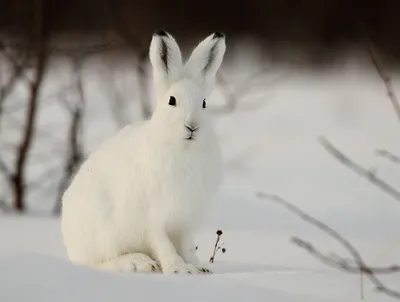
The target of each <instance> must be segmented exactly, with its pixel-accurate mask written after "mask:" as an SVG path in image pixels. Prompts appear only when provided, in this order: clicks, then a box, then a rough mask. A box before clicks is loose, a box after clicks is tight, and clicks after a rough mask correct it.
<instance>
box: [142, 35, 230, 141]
mask: <svg viewBox="0 0 400 302" xmlns="http://www.w3.org/2000/svg"><path fill="white" fill-rule="evenodd" d="M224 53H225V36H224V35H223V34H222V33H218V32H216V33H213V34H211V35H210V36H208V37H207V38H205V39H204V40H203V41H202V42H200V43H199V45H197V47H196V48H195V49H194V50H193V52H192V54H191V56H190V58H189V60H188V61H187V62H186V64H183V62H182V56H181V51H180V49H179V46H178V44H177V43H176V41H175V39H174V38H173V37H172V36H171V35H170V34H168V33H167V32H165V31H158V32H156V33H155V34H154V35H153V38H152V41H151V45H150V61H151V64H152V66H153V79H154V84H155V88H156V93H157V99H158V102H157V106H156V109H155V111H154V114H153V117H152V120H154V121H157V122H160V123H161V124H162V125H163V127H164V128H166V131H168V133H169V134H170V135H173V136H174V137H175V138H177V139H187V140H192V139H195V138H196V137H197V136H198V135H199V136H200V135H201V134H200V133H201V132H202V128H206V127H207V124H206V121H205V120H206V118H205V111H206V110H207V109H206V107H207V98H208V96H209V95H210V94H211V91H212V89H213V86H214V82H215V75H216V73H217V71H218V69H219V67H220V65H221V63H222V59H223V56H224Z"/></svg>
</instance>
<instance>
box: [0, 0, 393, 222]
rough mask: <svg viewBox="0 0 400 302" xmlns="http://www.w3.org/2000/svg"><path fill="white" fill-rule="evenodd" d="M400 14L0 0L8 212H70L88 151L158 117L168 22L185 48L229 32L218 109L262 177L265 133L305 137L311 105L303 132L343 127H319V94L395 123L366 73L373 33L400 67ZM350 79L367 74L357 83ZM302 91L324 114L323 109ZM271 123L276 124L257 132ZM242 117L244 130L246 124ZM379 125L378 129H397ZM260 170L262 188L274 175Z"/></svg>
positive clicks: (173, 1) (361, 4)
mask: <svg viewBox="0 0 400 302" xmlns="http://www.w3.org/2000/svg"><path fill="white" fill-rule="evenodd" d="M399 10H400V2H399V1H394V0H393V1H389V0H381V1H378V0H376V1H374V0H304V1H295V0H279V1H277V0H263V1H261V0H247V1H229V2H226V1H220V0H212V1H209V0H203V1H181V0H170V1H166V2H165V1H157V0H147V1H132V0H131V1H127V0H125V1H124V0H79V1H78V0H70V1H56V0H52V1H50V0H47V1H46V0H9V1H7V0H0V208H1V209H2V211H3V212H4V213H9V212H15V211H16V212H19V213H27V212H29V213H36V214H43V215H59V213H60V199H61V196H62V193H63V191H64V190H65V188H66V186H67V185H68V182H69V181H70V179H71V176H72V175H73V174H74V172H75V171H76V168H77V167H79V165H80V163H81V162H82V160H83V159H84V158H85V157H86V156H87V155H88V154H89V153H90V152H91V151H92V150H94V149H95V148H96V147H97V146H98V145H99V144H100V143H101V142H102V141H103V140H104V139H106V138H107V137H109V136H110V135H112V134H113V133H115V132H116V131H118V129H120V128H122V127H123V126H124V125H125V124H128V123H132V122H135V121H138V120H141V119H146V118H149V117H151V113H152V108H153V104H154V101H155V100H154V94H153V87H152V82H151V66H150V64H149V60H148V47H149V43H150V40H151V35H152V33H153V32H154V31H155V30H157V29H161V28H162V29H165V30H167V31H169V32H170V33H171V34H172V35H173V36H174V37H175V38H176V39H177V41H178V43H179V44H180V46H181V48H182V50H183V53H184V55H185V56H187V55H188V54H190V51H191V49H192V48H193V47H194V46H195V44H196V43H198V42H199V41H200V40H201V39H203V38H204V37H205V36H206V35H208V34H210V33H212V32H214V31H216V30H218V31H223V32H225V33H226V35H227V52H226V56H225V59H224V62H223V66H222V67H221V70H220V72H219V74H218V78H217V83H216V89H215V92H214V93H213V102H210V108H209V110H210V113H211V114H212V115H213V116H214V117H215V121H216V124H217V125H216V127H217V129H218V134H219V135H220V137H221V144H222V145H223V147H224V148H225V149H226V154H228V155H229V154H230V155H231V157H230V159H229V160H228V162H227V166H229V167H230V168H232V169H239V167H243V162H244V163H245V164H246V165H250V167H249V166H248V167H247V169H248V170H250V171H252V172H253V173H254V169H255V168H254V167H255V166H258V167H259V168H260V166H259V165H258V164H257V163H255V162H253V163H249V161H250V158H251V159H252V160H254V156H255V155H254V154H259V156H260V158H261V159H260V160H262V158H263V156H264V155H265V154H266V155H265V156H269V158H274V157H271V154H268V153H263V152H266V151H265V150H264V149H263V146H261V145H260V144H259V143H260V141H262V140H263V139H264V137H263V135H266V134H267V135H272V136H274V135H275V137H276V139H275V143H277V145H279V142H282V140H284V139H283V138H284V137H287V141H286V142H288V141H292V142H293V141H297V142H298V140H299V139H300V137H301V135H300V134H299V133H300V132H299V131H301V130H300V129H303V128H301V127H305V126H304V125H305V124H306V123H304V122H305V120H299V119H300V116H301V115H302V114H307V112H308V113H309V114H310V117H311V116H312V117H311V118H305V119H306V120H308V122H309V124H307V125H309V126H307V127H309V128H307V127H306V128H304V129H303V130H304V131H306V132H307V131H308V130H309V129H316V128H318V129H322V128H323V129H328V128H329V127H333V126H332V125H333V124H330V126H329V127H328V126H327V127H328V128H324V126H322V125H323V124H322V122H323V120H326V118H325V117H323V116H322V115H320V113H321V112H320V111H318V110H319V109H318V108H319V107H318V106H320V105H321V102H319V101H316V99H315V98H318V99H320V100H324V99H325V100H326V99H329V101H330V103H329V105H327V106H328V107H329V106H334V107H329V108H330V109H329V110H330V111H329V112H330V113H332V114H334V115H336V117H337V118H336V119H334V121H335V123H336V124H335V125H336V126H337V125H339V126H338V127H339V128H337V129H341V130H340V131H344V132H346V131H347V132H346V133H349V132H348V131H352V130H351V129H353V128H352V125H353V124H352V123H354V122H355V120H356V116H357V113H360V111H359V109H355V104H356V103H357V100H358V101H360V100H362V101H365V102H366V99H365V98H364V97H365V95H367V94H368V95H370V96H371V94H374V96H373V97H376V99H377V100H379V101H380V104H379V108H385V109H382V110H384V112H385V114H387V115H388V116H390V118H392V119H393V121H395V117H394V116H392V115H391V114H392V113H390V110H391V109H390V105H389V103H387V102H388V101H387V99H386V96H385V91H384V89H383V88H382V87H383V86H382V83H381V82H380V80H379V77H377V75H376V73H374V72H375V71H373V70H372V73H371V74H372V79H373V80H371V78H368V79H365V76H366V74H368V72H369V71H368V70H370V68H371V66H372V65H371V58H370V55H369V52H368V45H369V44H368V43H369V41H373V43H374V44H375V45H376V46H377V48H379V52H380V55H381V58H382V61H384V64H385V68H386V69H387V70H388V71H390V72H393V73H395V72H396V68H397V67H398V63H399V59H398V58H400V43H399V42H400V18H399V17H398V12H399ZM332 72H334V75H335V76H332V77H331V76H330V75H332ZM310 77H311V78H310ZM349 77H351V78H352V79H360V78H362V79H363V81H364V82H362V83H361V82H356V83H353V84H349V81H348V79H349ZM338 81H339V82H338ZM365 81H366V82H365ZM394 81H396V79H395V78H394ZM365 89H370V90H368V91H369V92H368V93H367V92H366V91H367V90H365ZM372 91H374V92H372ZM356 92H357V93H362V95H358V96H356V97H354V93H356ZM302 96H304V98H303V97H302ZM313 98H314V99H313ZM301 99H304V100H305V101H307V100H308V101H311V105H310V104H308V105H310V106H313V107H314V108H317V109H316V110H317V111H318V112H317V113H316V114H314V115H312V113H310V108H311V107H304V104H303V105H301V103H299V102H298V101H299V100H301ZM281 101H282V102H286V103H285V104H286V105H285V106H282V105H281V104H283V103H282V102H281ZM322 103H323V102H322ZM372 103H373V102H372ZM276 104H278V105H276ZM364 104H365V105H362V107H363V106H364V108H369V109H370V111H368V112H369V114H372V112H373V113H376V112H377V111H376V110H377V109H376V108H378V106H377V107H373V106H375V105H376V103H373V104H374V105H371V102H369V103H368V102H367V103H364ZM367 104H369V105H367ZM308 105H307V106H308ZM274 106H275V107H274ZM371 106H372V107H371ZM304 108H307V109H306V110H305V109H304ZM388 108H389V109H388ZM286 110H288V111H286ZM290 110H292V111H290ZM324 110H325V109H324ZM385 110H387V111H388V112H386V111H385ZM330 113H329V114H330ZM268 114H271V115H268ZM287 114H289V115H287ZM369 117H371V116H369ZM296 118H297V119H296ZM266 119H267V120H269V121H270V124H268V125H267V124H263V125H262V127H259V126H260V125H261V122H262V121H264V120H266ZM238 121H243V123H246V125H247V131H241V130H242V128H241V130H239V129H237V130H235V128H234V125H237V124H238ZM375 122H376V123H378V124H379V121H376V120H375ZM310 123H311V124H310ZM318 123H319V124H318ZM240 124H241V123H240V122H239V125H240ZM299 125H303V126H299ZM362 125H364V124H362ZM362 125H361V124H360V122H359V123H358V124H357V126H358V127H360V128H361V126H362ZM390 125H392V124H390ZM396 126H397V125H396ZM238 127H239V126H238ZM388 127H389V126H388ZM390 127H392V126H390ZM390 127H389V128H390ZM372 128H373V129H375V130H376V129H377V128H374V127H372ZM389 128H388V129H389ZM393 128H394V126H393V127H392V128H390V129H393ZM255 129H257V131H258V132H257V131H256V130H255ZM307 129H308V130H307ZM329 129H331V128H329ZM290 131H292V132H291V133H292V134H291V135H292V136H285V135H286V134H287V133H289V132H290ZM338 131H339V130H338ZM363 131H365V132H363V133H367V134H368V135H370V134H371V131H369V130H368V129H367V130H363ZM393 131H394V130H393ZM396 131H397V130H396ZM378 132H379V131H378ZM249 133H251V135H249ZM304 133H305V132H304ZM312 133H313V132H312ZM332 133H333V132H332ZM382 133H383V132H380V133H378V134H377V136H378V137H380V138H382V137H386V136H385V135H383V136H382V135H381V134H382ZM385 133H386V134H387V133H388V132H385ZM367 134H364V136H362V137H365V136H368V135H367ZM338 137H343V136H342V134H338ZM358 137H360V136H358ZM249 138H252V139H253V140H254V141H255V142H256V143H255V144H253V143H252V142H250V141H249ZM353 139H354V137H353V138H348V140H349V141H351V140H353ZM391 139H392V138H390V139H388V140H387V141H388V142H389V141H391ZM270 140H271V138H270ZM230 143H231V144H232V145H229V144H230ZM306 143H307V142H306V141H303V142H301V143H300V144H302V145H306ZM234 146H236V147H234ZM239 146H246V148H244V149H240V148H239ZM275 146H276V145H275ZM279 146H281V148H283V146H284V145H279ZM286 147H287V149H286V151H287V152H289V150H291V148H293V146H292V145H286ZM235 148H236V149H235ZM276 150H277V151H276V152H277V153H276V154H275V155H276V156H278V157H279V154H281V153H279V150H281V149H276ZM307 152H308V151H304V153H300V155H298V157H297V160H301V159H302V157H303V158H305V156H306V153H307ZM260 154H261V155H260ZM263 154H264V155H263ZM289 161H290V159H289ZM286 162H287V159H286ZM275 164H276V162H275ZM251 165H254V166H253V168H254V169H253V168H252V166H251ZM261 168H262V166H261ZM261 168H260V169H261ZM275 168H276V169H278V170H279V168H278V167H277V166H276V167H275ZM248 170H247V172H248ZM240 171H241V172H240V174H241V175H242V176H243V175H247V174H245V173H247V172H243V171H242V170H240ZM289 174H290V173H288V174H287V175H289ZM257 175H258V176H259V177H258V176H257ZM257 175H254V174H253V177H254V178H257V179H259V180H260V183H261V181H264V180H268V181H272V182H274V181H277V180H276V179H277V178H275V180H273V176H272V175H262V174H261V172H260V173H259V174H257ZM275 177H278V179H280V180H282V179H284V178H285V177H287V176H282V175H281V176H276V175H275ZM316 177H317V176H316ZM250 182H251V181H250ZM281 183H282V185H287V184H288V183H285V182H281ZM303 189H304V188H303Z"/></svg>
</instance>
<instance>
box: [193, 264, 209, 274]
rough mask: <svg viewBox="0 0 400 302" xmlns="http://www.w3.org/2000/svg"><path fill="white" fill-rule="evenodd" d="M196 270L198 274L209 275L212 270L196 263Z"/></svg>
mask: <svg viewBox="0 0 400 302" xmlns="http://www.w3.org/2000/svg"><path fill="white" fill-rule="evenodd" d="M196 268H197V270H198V271H199V273H200V274H205V275H211V274H212V273H213V272H212V271H211V270H210V269H209V268H208V267H206V266H202V265H196Z"/></svg>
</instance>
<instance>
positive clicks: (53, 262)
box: [0, 63, 400, 302]
mask: <svg viewBox="0 0 400 302" xmlns="http://www.w3.org/2000/svg"><path fill="white" fill-rule="evenodd" d="M240 66H244V65H243V64H242V63H241V65H240ZM255 67H256V65H255ZM282 70H286V69H285V68H277V69H271V71H270V74H268V75H267V76H266V79H265V82H262V81H260V83H258V84H257V85H256V84H254V89H252V95H253V96H257V97H260V96H261V97H264V98H266V102H265V104H264V106H263V107H261V108H257V109H255V110H240V109H239V110H238V111H236V112H234V113H232V114H229V115H225V116H224V115H221V116H218V115H216V116H215V125H216V129H217V132H218V134H219V136H220V138H221V142H222V145H223V152H224V157H225V159H226V175H225V181H224V185H223V187H222V188H221V191H220V193H219V195H218V196H217V197H216V199H215V206H214V209H213V211H212V212H211V213H210V216H209V218H208V220H207V223H206V225H205V226H204V228H203V229H202V230H201V231H200V233H199V234H198V236H197V244H198V246H199V250H198V253H199V256H200V258H201V259H202V260H203V261H204V262H207V261H208V259H209V257H210V255H211V253H212V249H213V246H214V243H215V239H216V234H215V232H216V230H217V229H222V230H223V232H224V234H223V235H222V237H221V239H222V241H223V242H224V243H225V245H224V246H225V247H226V249H227V252H226V253H225V254H222V253H218V254H217V256H216V261H215V263H214V264H210V267H211V268H212V270H213V271H214V274H213V275H211V276H193V275H192V276H166V275H160V274H155V275H139V274H118V273H108V272H100V271H94V270H90V269H87V268H83V267H75V266H73V265H71V264H70V263H69V262H68V261H67V259H66V255H65V250H64V247H63V244H62V238H61V234H60V225H59V220H58V219H57V218H49V217H48V216H45V215H44V214H43V212H44V210H47V209H49V208H51V203H50V202H47V201H45V200H41V199H39V198H34V199H33V200H32V201H31V203H30V208H31V209H33V208H35V209H37V208H39V209H40V211H39V210H37V211H32V213H31V214H30V215H25V216H10V215H3V216H0V301H2V302H3V301H4V302H22V301H29V302H33V301H38V302H39V301H40V302H47V301H60V302H63V301H74V302H80V301H82V302H83V301H85V302H86V301H99V302H102V301H111V300H114V299H115V300H116V301H149V302H153V301H161V300H162V301H271V302H292V301H293V302H313V301H316V302H317V301H318V302H325V301H327V302H328V301H343V302H345V301H349V302H350V301H352V302H353V301H358V300H360V277H359V276H357V275H350V274H345V273H343V272H339V271H336V270H333V269H329V268H327V267H325V266H324V265H322V264H321V263H319V262H318V261H317V260H316V259H314V258H313V257H311V256H310V255H308V254H307V253H306V252H305V251H303V250H301V249H299V248H298V247H296V246H294V245H293V244H291V243H290V238H291V237H292V236H298V237H301V238H303V239H305V240H309V241H311V242H313V243H314V244H315V245H316V246H317V247H319V248H320V249H321V250H322V251H325V252H333V253H336V254H338V255H342V256H348V255H347V254H346V252H345V251H344V250H343V249H342V247H340V246H339V245H337V243H335V242H334V241H333V240H331V239H330V238H328V237H326V235H325V234H323V233H322V232H320V231H318V230H316V229H315V228H313V227H312V226H310V225H308V224H307V223H306V222H304V221H302V220H301V219H299V218H298V217H296V216H294V215H293V214H291V213H289V212H288V211H287V210H285V209H283V208H282V207H280V206H279V205H278V204H275V203H271V202H269V201H267V200H262V199H258V198H257V197H256V193H257V192H259V191H264V192H267V193H270V194H277V195H280V196H282V197H283V198H285V199H288V200H289V201H291V202H292V203H294V204H295V205H297V206H298V207H300V208H301V209H303V210H304V211H306V212H307V213H309V214H311V215H313V216H315V217H317V218H318V219H320V220H322V221H324V222H325V223H327V224H329V225H330V226H332V227H333V228H335V229H336V230H337V231H339V232H340V233H342V234H343V235H344V236H346V238H348V239H349V240H350V241H351V242H352V243H353V244H354V245H355V246H356V247H357V248H358V250H359V251H360V252H361V253H362V255H363V257H364V258H365V261H367V262H368V263H369V264H371V265H385V264H386V265H387V264H392V263H399V262H400V260H399V258H398V255H399V254H400V243H399V241H398V238H399V235H400V234H399V233H400V220H399V215H400V205H399V204H398V202H396V201H395V200H393V199H391V198H390V197H389V196H387V195H385V194H384V193H383V192H381V191H380V190H378V189H377V188H376V187H374V186H372V185H370V184H369V183H368V182H367V181H366V180H364V179H362V178H360V177H358V176H357V175H355V174H354V173H353V172H351V171H350V170H348V169H346V168H345V167H344V166H342V165H341V164H339V163H338V162H337V161H336V160H335V159H333V158H332V157H331V156H330V155H329V154H328V153H327V152H326V151H325V150H324V149H323V148H322V147H321V145H319V144H318V142H317V137H318V136H320V135H323V136H325V137H327V138H328V139H329V140H330V141H331V142H332V143H333V144H334V145H335V146H337V147H338V148H339V149H340V150H342V151H343V152H344V153H346V154H347V155H348V156H350V157H351V158H352V159H354V160H355V161H356V162H357V163H359V164H361V165H363V166H364V167H366V168H375V169H376V170H377V175H378V176H380V177H382V178H384V179H385V180H387V181H388V182H389V183H391V184H393V185H394V186H395V185H396V183H397V180H398V179H399V177H400V170H399V169H398V167H397V165H396V164H393V163H389V162H388V161H387V160H385V159H382V158H379V157H377V156H376V155H375V154H374V151H375V150H376V149H378V148H383V149H388V150H390V151H391V152H393V153H394V154H400V141H399V140H398V137H399V133H400V125H399V124H398V121H397V120H396V117H395V115H394V113H393V110H392V108H391V104H390V102H389V101H388V100H387V98H386V93H385V90H384V86H383V85H382V83H381V82H380V80H379V78H378V77H377V75H376V74H375V73H374V72H373V70H370V69H366V68H365V66H364V65H362V67H360V65H359V64H358V63H357V64H356V63H354V64H353V63H351V64H347V65H344V66H341V67H340V68H337V69H335V70H331V71H329V72H324V73H322V72H310V71H305V70H289V71H287V70H286V71H284V72H283V73H284V74H286V75H288V74H289V75H290V76H283V78H282V80H281V81H277V82H276V83H274V84H271V85H270V84H266V83H269V82H268V81H270V79H271V78H274V74H275V75H276V74H281V73H282V72H281V71H282ZM252 72H254V70H252ZM121 73H125V70H122V71H121ZM249 73H250V70H249ZM98 74H100V73H99V72H98V71H96V70H95V71H94V73H93V74H90V75H88V78H90V81H89V86H90V87H92V88H91V90H90V91H88V92H87V97H88V99H89V100H93V99H96V103H95V102H94V101H93V102H92V103H90V104H89V105H88V106H89V107H93V108H92V109H93V110H88V112H91V115H90V124H88V125H87V126H86V130H87V132H86V137H87V138H90V147H89V148H90V149H93V148H95V147H96V146H97V145H98V144H99V143H100V142H101V140H102V138H104V137H107V136H108V135H111V134H112V133H113V132H114V131H115V130H116V128H117V126H116V125H115V124H112V123H109V124H108V125H107V126H104V125H102V127H99V125H100V124H104V123H103V120H102V119H101V118H100V117H101V116H104V115H106V113H105V112H107V111H109V106H99V105H98V104H100V103H102V102H103V103H104V102H105V98H106V97H108V96H107V95H106V94H104V95H103V94H102V93H101V87H102V85H101V84H98V82H101V80H100V79H98V78H96V75H98ZM225 76H226V78H227V79H226V81H227V82H228V83H232V85H231V87H230V89H231V90H232V91H234V88H235V87H237V86H238V83H242V84H243V79H244V78H246V74H245V72H244V71H243V74H240V75H237V74H235V73H233V72H229V71H228V70H226V72H225ZM125 81H126V80H125ZM393 81H394V85H395V87H396V88H397V90H398V91H399V93H400V89H399V88H400V78H399V77H398V75H397V74H396V75H395V76H394V77H393ZM121 85H122V84H121ZM124 85H125V84H124ZM126 85H127V84H126ZM251 85H253V84H251ZM126 89H127V91H126V94H127V95H129V94H130V93H131V92H132V89H133V88H126ZM49 90H51V89H49ZM53 90H54V91H57V89H53ZM96 93H97V94H96ZM102 95H103V96H102ZM254 98H255V97H254ZM254 98H253V99H254ZM214 100H215V102H216V103H217V102H221V91H216V92H215V95H214ZM242 101H243V103H245V104H246V103H251V102H252V98H251V97H249V96H245V97H244V98H243V100H242ZM208 104H209V107H211V105H210V104H212V101H211V100H210V101H209V102H208ZM42 110H47V111H49V110H50V109H48V108H46V109H42ZM64 117H65V116H64ZM47 119H48V121H47V122H50V121H52V119H51V116H48V118H47ZM132 119H134V117H132ZM53 121H54V120H53ZM59 123H62V122H61V120H60V122H59ZM41 124H43V127H46V123H45V122H43V121H42V122H41ZM58 126H59V127H61V126H62V125H58ZM52 129H53V130H54V131H56V129H57V125H54V127H53V128H52ZM53 145H56V144H54V142H53ZM44 146H45V145H42V146H41V147H42V148H43V147H44ZM53 147H54V146H53ZM32 173H33V172H32ZM32 175H34V173H33V174H32ZM36 196H38V195H36ZM49 199H50V198H49ZM384 281H385V282H387V284H388V285H393V286H394V287H395V285H396V284H397V285H398V284H400V282H399V281H400V279H399V277H398V276H385V278H384ZM397 288H399V287H397ZM399 289H400V288H399ZM365 301H376V302H381V301H383V302H384V301H391V300H390V299H389V298H388V297H386V296H384V295H382V294H379V293H376V292H375V291H374V289H373V287H372V285H371V284H370V283H369V282H368V281H367V280H365Z"/></svg>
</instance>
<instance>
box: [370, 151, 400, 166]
mask: <svg viewBox="0 0 400 302" xmlns="http://www.w3.org/2000/svg"><path fill="white" fill-rule="evenodd" d="M375 154H376V155H378V156H380V157H382V158H385V159H387V160H389V161H390V162H392V163H395V164H400V156H397V155H394V154H393V153H391V152H389V151H388V150H385V149H378V150H376V151H375Z"/></svg>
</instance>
